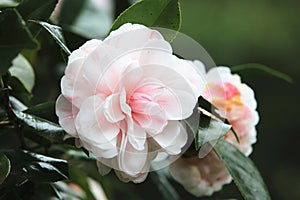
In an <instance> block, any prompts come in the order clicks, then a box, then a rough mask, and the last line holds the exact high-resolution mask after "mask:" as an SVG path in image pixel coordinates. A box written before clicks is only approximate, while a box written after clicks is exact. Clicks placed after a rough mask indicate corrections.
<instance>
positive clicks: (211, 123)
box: [196, 115, 231, 150]
mask: <svg viewBox="0 0 300 200" xmlns="http://www.w3.org/2000/svg"><path fill="white" fill-rule="evenodd" d="M230 129H231V125H228V124H225V123H224V122H222V121H217V120H214V119H208V117H207V116H205V115H200V126H199V130H198V135H197V137H196V150H199V149H200V148H201V147H202V145H204V144H205V143H208V142H209V143H210V144H211V145H212V146H213V145H214V144H215V143H216V142H217V141H218V140H219V139H221V138H222V137H223V136H225V135H226V134H227V133H228V132H229V131H230Z"/></svg>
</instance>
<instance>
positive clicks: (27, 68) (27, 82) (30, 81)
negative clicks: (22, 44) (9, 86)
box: [9, 54, 35, 92]
mask: <svg viewBox="0 0 300 200" xmlns="http://www.w3.org/2000/svg"><path fill="white" fill-rule="evenodd" d="M9 72H10V73H11V76H14V77H16V78H18V79H19V80H20V81H21V83H22V84H23V85H24V87H25V88H26V89H27V91H28V92H31V90H32V88H33V86H34V80H35V77H34V71H33V69H32V67H31V65H30V63H29V62H28V61H27V59H26V58H25V57H24V56H22V55H21V54H19V55H18V56H17V57H16V58H15V59H14V60H13V61H12V66H11V67H10V68H9Z"/></svg>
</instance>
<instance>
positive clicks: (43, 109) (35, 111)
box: [24, 101, 57, 121]
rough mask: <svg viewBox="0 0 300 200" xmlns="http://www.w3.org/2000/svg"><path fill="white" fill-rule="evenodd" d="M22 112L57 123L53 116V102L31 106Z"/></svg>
mask: <svg viewBox="0 0 300 200" xmlns="http://www.w3.org/2000/svg"><path fill="white" fill-rule="evenodd" d="M24 112H25V113H27V114H31V115H35V116H38V117H41V118H44V119H47V120H49V121H57V116H56V115H55V101H48V102H44V103H41V104H38V105H35V106H31V107H29V108H28V109H27V110H25V111H24Z"/></svg>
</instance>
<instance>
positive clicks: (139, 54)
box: [56, 24, 204, 182]
mask: <svg viewBox="0 0 300 200" xmlns="http://www.w3.org/2000/svg"><path fill="white" fill-rule="evenodd" d="M202 78H203V77H202V76H201V75H200V74H199V72H198V70H196V69H195V66H194V65H193V63H192V62H190V61H186V60H183V59H179V58H178V57H176V56H174V55H173V54H172V48H171V46H170V44H169V43H168V42H167V41H166V40H164V38H163V36H162V35H161V34H160V33H159V32H158V31H155V30H152V29H150V28H147V27H145V26H143V25H138V24H124V25H123V26H121V27H120V28H119V29H117V30H116V31H113V32H111V33H110V35H109V36H108V37H107V38H106V39H104V40H103V41H100V40H90V41H88V42H87V43H85V44H84V45H83V46H81V47H80V48H79V49H77V50H75V51H74V52H72V54H71V55H70V57H69V61H68V65H67V68H66V70H65V75H64V76H63V78H62V80H61V91H62V95H60V96H59V98H58V99H57V103H56V113H57V115H58V117H59V123H60V125H61V126H62V127H63V128H64V130H65V131H66V132H67V133H69V134H70V135H71V136H72V137H75V138H77V141H78V143H79V144H80V145H81V146H83V147H84V148H85V149H87V150H88V151H89V152H90V153H91V154H92V155H94V156H95V157H96V159H97V164H98V168H99V172H100V173H101V174H105V173H108V172H109V170H110V169H111V168H114V169H115V171H116V174H117V175H118V176H119V178H120V179H121V180H123V181H134V182H141V181H143V180H144V179H145V178H146V176H147V174H148V171H149V170H150V169H149V168H150V162H151V160H153V159H154V158H155V157H156V154H157V153H158V152H165V153H167V154H169V155H179V154H180V153H181V152H182V148H183V147H184V145H185V144H186V142H187V132H186V130H185V129H184V127H183V126H182V124H181V122H180V120H182V119H185V118H188V117H189V116H190V115H191V114H192V111H193V108H194V107H195V105H196V103H197V99H198V97H199V96H200V95H201V94H202V92H203V89H204V84H203V81H202Z"/></svg>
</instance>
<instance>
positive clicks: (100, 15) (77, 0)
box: [58, 0, 113, 38]
mask: <svg viewBox="0 0 300 200" xmlns="http://www.w3.org/2000/svg"><path fill="white" fill-rule="evenodd" d="M95 4H96V3H95V1H94V0H64V1H63V5H62V7H61V10H60V13H59V16H58V21H59V25H60V26H62V27H63V29H64V30H68V31H70V32H73V33H76V34H78V35H81V36H83V37H85V38H103V37H104V36H105V35H106V34H107V32H108V31H109V29H110V27H111V24H112V22H113V13H110V12H109V10H105V6H97V5H95Z"/></svg>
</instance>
